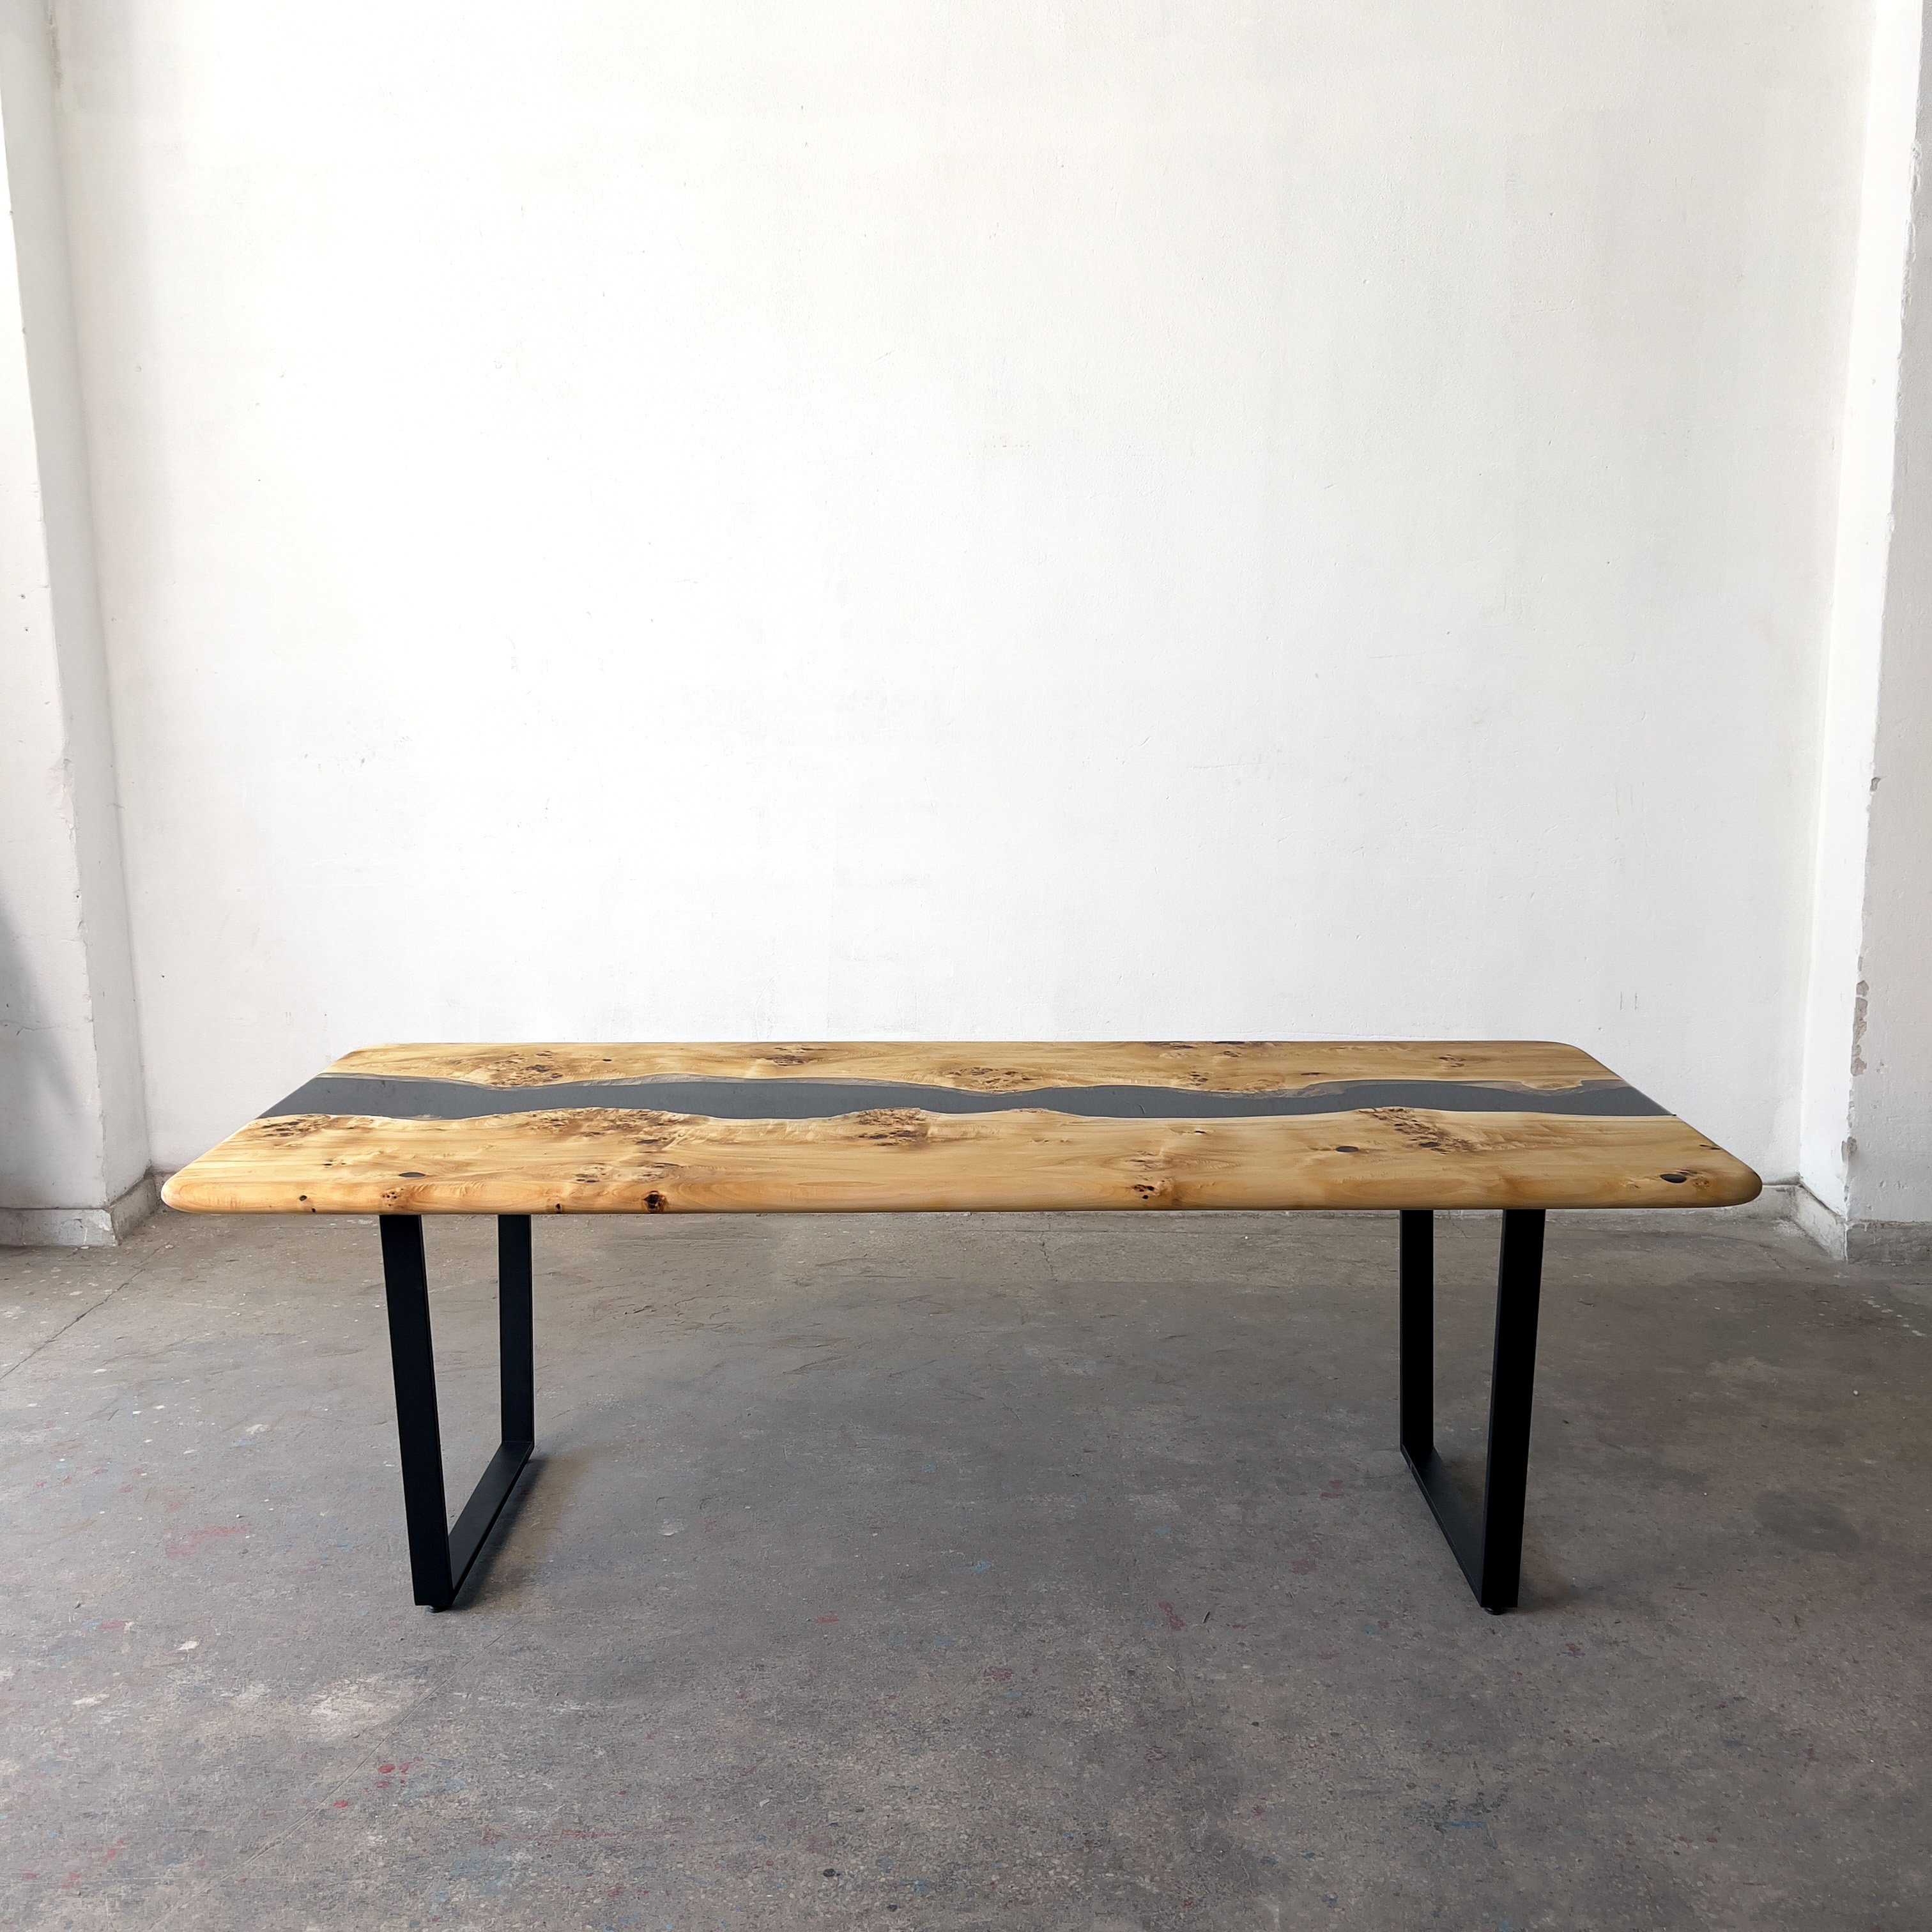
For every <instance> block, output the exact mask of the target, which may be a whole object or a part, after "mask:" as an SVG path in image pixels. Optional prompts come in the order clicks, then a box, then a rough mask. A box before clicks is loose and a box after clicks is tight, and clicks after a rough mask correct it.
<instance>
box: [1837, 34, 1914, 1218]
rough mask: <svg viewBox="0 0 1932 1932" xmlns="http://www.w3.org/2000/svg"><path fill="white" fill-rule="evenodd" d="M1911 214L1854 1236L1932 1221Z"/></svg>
mask: <svg viewBox="0 0 1932 1932" xmlns="http://www.w3.org/2000/svg"><path fill="white" fill-rule="evenodd" d="M1915 51H1917V50H1916V49H1915ZM1919 115H1920V121H1919V129H1920V133H1921V146H1922V144H1923V140H1924V137H1925V136H1926V135H1927V134H1928V133H1932V89H1927V86H1926V84H1925V78H1924V76H1923V75H1921V85H1920V90H1919ZM1914 204H1915V205H1914V206H1913V208H1912V214H1911V217H1910V219H1911V226H1910V228H1909V230H1908V231H1907V232H1908V233H1910V234H1912V235H1915V236H1916V237H1917V238H1918V242H1917V245H1915V247H1914V248H1912V251H1911V257H1910V265H1909V273H1908V275H1907V278H1906V289H1905V301H1904V307H1903V329H1902V332H1901V335H1902V340H1901V343H1900V357H1899V362H1898V365H1897V366H1898V369H1899V381H1898V385H1897V442H1896V463H1895V466H1894V487H1893V494H1892V499H1891V508H1892V529H1891V543H1890V546H1889V550H1888V556H1887V559H1886V563H1887V568H1886V570H1885V577H1884V581H1885V598H1884V607H1883V651H1882V666H1881V670H1880V673H1879V679H1878V703H1877V706H1876V710H1877V718H1876V731H1875V733H1874V737H1873V753H1872V761H1871V778H1870V786H1869V795H1870V841H1869V847H1868V852H1867V864H1866V868H1865V901H1864V922H1863V945H1862V951H1861V957H1860V960H1859V984H1860V992H1861V1001H1860V1008H1859V1012H1858V1022H1859V1024H1858V1031H1857V1036H1856V1039H1855V1051H1854V1053H1853V1056H1852V1103H1851V1133H1850V1136H1849V1153H1850V1159H1849V1202H1848V1212H1849V1218H1850V1220H1852V1223H1853V1224H1854V1227H1856V1226H1857V1224H1859V1223H1880V1224H1885V1223H1900V1222H1927V1221H1932V971H1928V964H1932V760H1928V757H1927V749H1928V747H1932V260H1927V248H1926V246H1925V239H1926V238H1927V237H1928V236H1932V183H1928V182H1927V181H1926V179H1925V178H1924V174H1923V171H1922V169H1921V172H1920V175H1919V178H1918V180H1917V181H1916V182H1915V195H1914Z"/></svg>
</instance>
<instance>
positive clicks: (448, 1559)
mask: <svg viewBox="0 0 1932 1932" xmlns="http://www.w3.org/2000/svg"><path fill="white" fill-rule="evenodd" d="M382 1231H383V1286H384V1289H385V1291H386V1294H387V1296H388V1300H389V1359H390V1364H391V1366H392V1368H393V1369H394V1370H395V1379H396V1431H397V1435H398V1439H400V1442H401V1448H402V1454H401V1463H402V1470H403V1511H404V1520H406V1522H407V1524H408V1526H409V1538H410V1577H411V1579H412V1580H413V1583H415V1586H416V1601H417V1602H418V1603H419V1604H427V1605H428V1607H429V1608H430V1609H431V1610H447V1609H449V1606H450V1604H452V1602H453V1601H455V1597H456V1593H457V1592H458V1590H460V1589H462V1587H463V1579H464V1578H465V1577H466V1576H467V1575H468V1574H469V1571H470V1568H471V1566H472V1565H473V1564H474V1563H475V1561H476V1558H477V1554H478V1552H479V1551H480V1550H481V1549H482V1547H483V1544H484V1540H485V1538H487V1537H488V1535H489V1534H490V1526H491V1525H492V1524H493V1523H495V1522H496V1518H497V1517H498V1516H499V1514H501V1512H502V1508H503V1505H504V1504H505V1502H508V1500H509V1496H510V1492H511V1490H513V1489H514V1487H516V1482H517V1475H518V1474H519V1473H520V1472H521V1470H522V1469H523V1465H524V1464H525V1463H527V1462H528V1461H529V1459H530V1451H531V1448H532V1446H533V1445H534V1442H535V1436H536V1424H535V1361H534V1349H533V1339H532V1324H531V1316H530V1221H529V1216H528V1215H527V1214H505V1215H502V1216H500V1217H499V1218H498V1220H497V1223H496V1268H497V1279H496V1319H497V1333H498V1337H499V1358H500V1363H501V1370H500V1375H501V1383H502V1418H503V1420H502V1442H501V1443H500V1445H499V1447H498V1448H497V1451H496V1454H495V1455H493V1457H490V1463H489V1466H488V1467H487V1469H485V1470H484V1472H483V1477H482V1480H481V1481H480V1482H479V1483H478V1484H477V1485H476V1488H475V1492H474V1493H473V1494H472V1496H470V1499H469V1502H466V1504H464V1505H463V1513H462V1514H461V1515H460V1516H459V1517H458V1518H457V1520H456V1526H455V1529H452V1528H450V1526H449V1505H448V1502H447V1501H446V1498H445V1496H444V1493H443V1430H442V1427H441V1424H440V1422H439V1421H438V1419H437V1406H436V1358H435V1355H434V1352H433V1350H432V1348H431V1340H430V1325H429V1271H428V1268H427V1266H426V1265H425V1262H424V1259H423V1232H422V1217H421V1216H419V1215H416V1214H385V1215H384V1216H383V1217H382Z"/></svg>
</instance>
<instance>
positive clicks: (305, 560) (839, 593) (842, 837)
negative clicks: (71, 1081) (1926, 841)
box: [58, 0, 1870, 1175]
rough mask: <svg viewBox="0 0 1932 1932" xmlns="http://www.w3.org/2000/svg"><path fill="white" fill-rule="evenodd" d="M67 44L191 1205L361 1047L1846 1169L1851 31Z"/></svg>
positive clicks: (143, 805) (1183, 19)
mask: <svg viewBox="0 0 1932 1932" xmlns="http://www.w3.org/2000/svg"><path fill="white" fill-rule="evenodd" d="M58 19H59V31H60V43H61V48H62V88H63V93H62V107H63V114H64V120H63V125H64V130H65V143H66V149H65V151H66V154H67V160H68V187H69V196H70V200H71V205H72V209H73V218H74V251H75V259H76V264H77V276H78V278H79V282H80V290H81V293H82V302H81V314H82V319H83V360H84V368H85V380H86V395H87V399H88V406H89V425H90V432H91V435H92V446H93V451H94V455H95V472H96V481H97V493H98V510H99V526H100V535H101V553H102V571H103V576H102V582H103V586H104V599H105V607H106V610H107V622H108V632H109V638H110V659H111V664H112V669H113V689H114V699H115V714H116V719H117V725H118V730H119V733H120V742H121V783H122V788H123V791H124V797H125V802H126V804H127V808H128V812H127V822H128V827H129V832H128V838H129V844H128V852H129V868H130V891H131V895H132V903H133V915H134V924H135V938H136V959H137V961H138V967H139V982H140V998H141V1012H142V1025H143V1030H144V1037H145V1052H146V1064H147V1068H148V1095H149V1105H150V1109H151V1115H152V1119H153V1124H154V1152H155V1157H156V1159H157V1161H158V1162H159V1163H160V1164H161V1165H163V1166H172V1165H174V1164H175V1163H179V1162H180V1161H181V1160H185V1159H187V1157H190V1156H191V1155H193V1154H195V1153H196V1152H198V1151H199V1150H200V1149H201V1148H202V1147H203V1146H204V1145H206V1144H207V1143H208V1142H211V1140H212V1139H214V1138H215V1137H216V1136H218V1135H220V1133H223V1132H225V1131H226V1130H228V1129H229V1127H232V1126H233V1125H234V1124H236V1121H238V1120H239V1119H240V1118H243V1117H245V1115H248V1114H249V1113H251V1112H253V1111H254V1109H256V1108H257V1107H258V1106H260V1104H262V1103H263V1102H264V1101H265V1100H268V1099H269V1098H270V1097H273V1096H275V1095H276V1094H279V1093H281V1092H282V1091H286V1090H287V1088H290V1087H292V1086H293V1085H296V1083H297V1082H299V1080H300V1079H302V1078H303V1077H305V1076H307V1075H308V1074H309V1073H311V1072H312V1071H314V1069H315V1068H316V1067H317V1066H318V1065H319V1064H320V1063H322V1062H323V1061H324V1060H326V1058H328V1057H329V1056H330V1055H333V1054H335V1053H336V1052H339V1051H341V1050H342V1049H345V1048H347V1047H349V1046H353V1045H356V1044H358V1043H362V1042H365V1041H370V1040H382V1039H389V1038H398V1037H486V1038H487V1037H505V1038H514V1037H539V1038H541V1037H551V1038H556V1037H571V1036H597V1035H604V1036H619V1037H652V1036H667V1037H677V1036H686V1037H705V1036H718V1037H744V1036H757V1035H777V1036H781V1037H783V1036H796V1035H808V1036H809V1035H818V1034H831V1035H835V1036H836V1035H848V1036H849V1035H866V1034H885V1035H901V1034H931V1035H940V1036H945V1035H967V1036H971V1035H995V1036H998V1035H1006V1036H1013V1035H1028V1034H1043V1035H1049V1036H1050V1035H1063V1036H1064V1035H1075V1036H1078V1035H1083V1034H1115V1035H1119V1034H1126V1035H1133V1034H1161V1035H1184V1034H1208V1035H1231V1034H1289V1035H1293V1034H1329V1035H1347V1034H1527V1035H1553V1036H1559V1037H1565V1038H1568V1039H1571V1040H1576V1041H1577V1042H1579V1043H1582V1044H1584V1045H1586V1046H1589V1047H1590V1048H1591V1049H1592V1050H1594V1051H1595V1052H1598V1053H1600V1054H1601V1055H1604V1057H1605V1058H1607V1059H1608V1060H1610V1061H1611V1062H1612V1064H1614V1065H1616V1066H1617V1067H1619V1069H1620V1070H1622V1071H1624V1072H1625V1073H1628V1075H1629V1076H1631V1077H1632V1078H1633V1079H1636V1080H1637V1081H1638V1082H1640V1084H1642V1085H1645V1086H1646V1087H1647V1088H1649V1089H1650V1090H1651V1091H1653V1092H1655V1093H1656V1094H1658V1096H1659V1097H1661V1098H1663V1099H1664V1100H1667V1102H1669V1103H1670V1104H1672V1105H1673V1106H1676V1107H1678V1108H1679V1109H1682V1111H1684V1112H1687V1113H1688V1114H1689V1115H1691V1117H1692V1118H1694V1119H1696V1120H1697V1121H1699V1123H1700V1124H1702V1125H1703V1126H1705V1127H1707V1128H1708V1129H1709V1130H1711V1131H1712V1132H1713V1133H1716V1134H1717V1135H1718V1136H1720V1137H1721V1138H1722V1139H1724V1140H1725V1141H1726V1142H1727V1143H1728V1144H1730V1145H1732V1146H1733V1147H1734V1148H1736V1149H1737V1151H1739V1152H1740V1153H1741V1154H1743V1155H1744V1156H1745V1157H1746V1158H1748V1159H1749V1160H1751V1161H1753V1162H1754V1163H1756V1164H1757V1165H1758V1166H1760V1167H1761V1168H1762V1169H1764V1170H1765V1171H1766V1172H1767V1173H1769V1174H1772V1175H1780V1174H1788V1173H1790V1172H1792V1171H1793V1169H1795V1167H1796V1163H1797V1157H1798V1145H1799V1106H1798V1095H1799V1086H1800V1079H1799V1075H1800V1067H1801V1059H1802V1034H1803V1030H1804V1024H1805V986H1806V974H1807V970H1808V959H1809V953H1810V927H1809V916H1810V909H1811V873H1812V854H1813V844H1812V829H1813V812H1814V796H1815V792H1816V785H1817V775H1818V745H1819V730H1820V715H1821V706H1822V704H1823V688H1824V678H1823V671H1824V644H1825V639H1826V632H1827V628H1828V602H1827V600H1828V595H1829V586H1830V582H1831V573H1832V562H1833V557H1834V552H1835V502H1836V496H1837V490H1838V472H1837V466H1836V452H1835V445H1834V437H1835V433H1836V431H1837V429H1838V423H1839V420H1840V416H1841V410H1842V407H1843V400H1844V389H1845V375H1844V371H1845V366H1846V363H1845V358H1846V344H1847V340H1848V331H1849V319H1850V314H1851V307H1852V275H1853V266H1854V260H1855V253H1856V238H1857V232H1858V224H1857V207H1858V187H1859V181H1860V176H1861V126H1862V118H1863V111H1864V95H1865V79H1866V69H1865V60H1866V55H1867V46H1868V34H1869V28H1870V22H1869V20H1868V18H1867V14H1866V13H1865V11H1864V10H1862V9H1860V8H1858V7H1845V6H1843V5H1839V4H1836V0H1704V4H1701V5H1699V6H1697V7H1690V8H1687V7H1682V6H1681V5H1674V4H1668V0H1637V3H1636V4H1631V5H1623V6H1619V7H1615V8H1604V7H1599V6H1595V5H1587V4H1585V0H1540V4H1537V5H1530V4H1528V0H1463V4H1460V5H1457V6H1455V7H1442V6H1441V5H1437V4H1434V0H1381V4H1379V5H1376V6H1373V7H1366V8H1362V7H1336V6H1334V5H1331V4H1328V0H1283V4H1280V5H1277V6H1274V7H1266V8H1262V7H1254V6H1253V5H1247V4H1242V5H1235V4H1219V5H1217V4H1214V0H1202V4H1199V5H1194V6H1190V7H1171V6H1167V5H1152V4H1138V5H1136V4H1127V5H1121V4H1116V0H1108V4H1105V5H1103V4H1099V0H1091V4H1075V5H1064V6H1060V7H1041V6H1039V5H1034V4H1026V5H1021V4H1018V0H1009V4H995V3H994V0H989V4H986V5H979V6H976V7H970V8H961V7H955V6H952V5H939V4H938V0H929V4H907V0H891V4H884V0H881V4H878V5H856V4H850V0H834V4H830V5H827V4H826V0H814V4H811V5H803V4H793V5H759V6H756V7H753V6H750V5H715V6H708V7H689V6H685V5H637V4H626V5H616V4H604V5H591V4H586V0H571V4H565V5H559V6H556V7H547V8H542V9H531V8H529V7H522V6H518V7H511V6H508V5H504V4H502V0H471V4H469V5H463V6H461V7H458V6H455V5H417V6H413V7H406V8H400V9H399V8H395V7H377V6H374V5H371V4H368V0H344V3H343V4H341V5H338V6H335V7H331V8H326V9H309V10H287V9H263V8H260V7H253V6H245V5H239V4H217V0H171V4H167V5H160V6H156V5H133V4H130V0H122V3H121V4H110V3H109V0H88V4H87V5H84V6H83V5H62V7H60V9H59V14H58Z"/></svg>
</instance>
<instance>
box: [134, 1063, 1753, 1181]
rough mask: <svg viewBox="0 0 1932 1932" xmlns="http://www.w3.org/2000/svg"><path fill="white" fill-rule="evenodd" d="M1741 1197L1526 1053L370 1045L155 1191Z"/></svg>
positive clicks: (1577, 1070) (1714, 1149) (1659, 1135)
mask: <svg viewBox="0 0 1932 1932" xmlns="http://www.w3.org/2000/svg"><path fill="white" fill-rule="evenodd" d="M1758 1187H1759V1182H1758V1178H1757V1175H1755V1174H1754V1173H1753V1172H1751V1169H1749V1168H1748V1167H1746V1166H1745V1165H1744V1164H1743V1163H1742V1162H1741V1161H1739V1160H1735V1159H1733V1157H1731V1156H1730V1154H1727V1153H1725V1151H1724V1149H1723V1148H1721V1147H1718V1146H1717V1145H1715V1143H1714V1142H1711V1141H1709V1140H1706V1139H1705V1138H1704V1136H1703V1135H1701V1134H1700V1133H1698V1132H1697V1130H1695V1129H1694V1128H1693V1127H1687V1126H1686V1125H1685V1124H1684V1122H1683V1121H1680V1120H1679V1119H1677V1118H1676V1116H1675V1115H1672V1114H1670V1113H1669V1112H1667V1111H1666V1110H1665V1109H1664V1108H1662V1107H1661V1106H1658V1104H1657V1103H1655V1101H1653V1100H1649V1099H1647V1098H1646V1097H1645V1096H1644V1095H1643V1094H1640V1093H1639V1092H1638V1091H1637V1090H1636V1088H1633V1087H1630V1086H1628V1085H1625V1082H1622V1081H1621V1080H1619V1079H1618V1078H1617V1077H1616V1075H1615V1074H1613V1073H1611V1072H1610V1070H1609V1069H1608V1068H1607V1067H1604V1066H1603V1065H1602V1064H1600V1063H1599V1062H1598V1061H1595V1060H1592V1058H1590V1057H1589V1055H1587V1054H1586V1053H1582V1052H1578V1051H1577V1049H1576V1048H1574V1047H1569V1046H1553V1045H1550V1044H1549V1043H1544V1042H1539V1041H1523V1040H1457V1041H1442V1040H1435V1041H1383V1040H1377V1041H1355V1042H1343V1041H1327V1042H1320V1043H1308V1044H1297V1043H1289V1042H1283V1041H1274V1040H1232V1041H1229V1040H1204V1041H1172V1040H1147V1041H1141V1040H1107V1041H1099V1042H1093V1043H1087V1044H1084V1045H1083V1044H1076V1043H1034V1044H1017V1043H992V1042H986V1041H975V1042H953V1043H934V1044H913V1043H900V1042H890V1041H874V1042H856V1043H844V1044H828V1043H820V1044H815V1045H814V1044H807V1045H793V1046H780V1045H764V1046H676V1045H669V1046H376V1047H365V1048H364V1049H362V1050H361V1051H360V1052H356V1053H351V1054H349V1055H347V1056H345V1057H344V1058H342V1059H341V1060H338V1061H337V1062H336V1063H335V1065H334V1066H332V1067H330V1068H329V1070H327V1072H326V1073H323V1074H322V1075H320V1076H319V1077H318V1078H317V1079H314V1080H312V1081H311V1082H309V1083H308V1085H307V1086H305V1087H303V1088H299V1089H298V1090H297V1091H296V1092H295V1093H293V1094H290V1096H289V1097H288V1098H287V1100H284V1101H282V1102H281V1103H279V1104H278V1106H274V1107H272V1108H270V1109H269V1111H268V1112H266V1113H265V1114H263V1115H262V1116H261V1117H260V1118H259V1119H257V1120H254V1121H251V1122H250V1123H249V1124H248V1126H246V1127H243V1128H242V1130H240V1131H239V1133H234V1134H231V1135H230V1136H229V1138H228V1139H226V1140H225V1141H223V1142H222V1143H221V1145H220V1146H219V1147H217V1148H214V1150H213V1151H211V1152H210V1153H208V1154H203V1155H202V1157H201V1158H200V1159H199V1160H197V1161H194V1162H193V1163H190V1165H189V1166H187V1167H184V1168H183V1169H181V1171H180V1172H178V1173H177V1174H175V1175H173V1176H172V1178H170V1179H169V1181H168V1183H167V1184H166V1187H164V1188H163V1190H162V1197H163V1199H164V1200H166V1202H167V1203H168V1205H169V1206H170V1207H172V1208H187V1209H192V1210H195V1211H201V1212H205V1213H213V1214H237V1213H240V1214H613V1213H614V1214H634V1213H649V1214H662V1213H671V1214H676V1213H680V1212H684V1213H711V1214H715V1213H719V1212H727V1213H730V1212H757V1211H787V1212H796V1211H802V1210H804V1211H809V1210H820V1211H844V1212H855V1211H878V1210H892V1209H898V1210H935V1209H955V1210H956V1209H962V1208H971V1209H981V1210H995V1209H1009V1210H1010V1209H1043V1208H1044V1209H1067V1208H1711V1207H1728V1206H1731V1205H1735V1204H1736V1203H1737V1202H1743V1201H1748V1200H1750V1199H1751V1198H1752V1197H1753V1196H1754V1195H1755V1194H1756V1193H1757V1192H1758Z"/></svg>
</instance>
